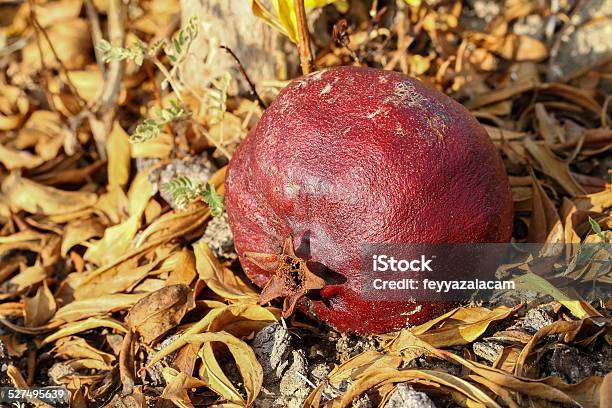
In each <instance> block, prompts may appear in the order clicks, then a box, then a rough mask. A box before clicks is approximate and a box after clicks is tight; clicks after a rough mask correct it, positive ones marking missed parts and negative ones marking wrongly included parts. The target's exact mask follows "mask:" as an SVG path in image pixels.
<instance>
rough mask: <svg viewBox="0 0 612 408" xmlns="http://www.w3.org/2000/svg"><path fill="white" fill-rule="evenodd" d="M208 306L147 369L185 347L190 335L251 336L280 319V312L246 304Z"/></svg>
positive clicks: (155, 356) (159, 353) (160, 352)
mask: <svg viewBox="0 0 612 408" xmlns="http://www.w3.org/2000/svg"><path fill="white" fill-rule="evenodd" d="M208 305H209V307H214V309H213V310H211V311H209V312H208V313H207V314H206V316H204V317H203V318H202V319H201V320H200V321H199V322H197V323H195V324H193V325H192V326H191V327H189V329H187V330H186V331H185V333H183V334H182V335H181V336H180V337H179V338H177V339H176V340H174V341H173V342H172V343H170V344H168V345H167V346H166V347H165V348H164V349H162V350H160V351H159V352H158V353H157V354H155V355H154V356H153V357H152V358H151V361H150V362H149V364H148V366H149V367H150V366H152V365H153V364H155V363H156V362H158V361H159V360H161V359H162V358H164V357H165V356H167V355H169V354H170V353H173V352H175V351H176V350H178V349H180V348H181V347H183V346H184V345H186V344H187V340H186V339H187V338H188V336H190V335H192V334H199V333H203V332H205V331H221V330H223V331H227V332H230V333H231V334H233V335H236V336H241V337H243V336H251V335H253V334H254V333H256V332H258V331H259V330H261V329H263V328H264V327H265V326H267V325H269V324H270V323H272V322H275V321H278V319H279V318H280V310H278V309H275V308H265V307H263V306H259V305H253V304H248V303H238V304H235V305H225V304H223V305H217V304H212V302H210V301H209V302H208Z"/></svg>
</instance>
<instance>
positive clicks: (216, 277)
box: [193, 241, 259, 303]
mask: <svg viewBox="0 0 612 408" xmlns="http://www.w3.org/2000/svg"><path fill="white" fill-rule="evenodd" d="M193 251H194V253H195V258H196V270H197V271H198V275H199V276H200V279H202V280H203V281H204V282H205V283H206V285H207V286H208V287H209V288H210V289H211V290H212V291H213V292H215V293H216V294H217V295H219V296H221V297H222V298H225V299H228V300H230V301H233V302H250V303H256V302H257V299H258V298H259V295H258V294H257V293H256V292H255V291H254V290H253V289H251V288H250V287H249V286H247V285H246V284H245V283H244V282H243V281H242V280H241V279H240V278H239V277H238V276H236V275H235V274H234V273H233V272H232V271H231V270H229V269H228V268H225V267H223V266H222V265H221V264H220V263H219V261H218V260H217V259H216V258H215V257H214V255H213V254H212V252H211V250H210V248H209V247H208V245H206V243H205V242H204V241H198V242H197V243H196V244H194V246H193Z"/></svg>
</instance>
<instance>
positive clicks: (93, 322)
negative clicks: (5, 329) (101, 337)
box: [42, 317, 128, 344]
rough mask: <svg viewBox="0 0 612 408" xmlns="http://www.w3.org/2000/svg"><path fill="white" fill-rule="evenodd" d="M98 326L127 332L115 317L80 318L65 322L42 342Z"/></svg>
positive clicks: (46, 342)
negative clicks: (77, 320) (75, 320)
mask: <svg viewBox="0 0 612 408" xmlns="http://www.w3.org/2000/svg"><path fill="white" fill-rule="evenodd" d="M98 327H108V328H109V329H115V330H117V331H119V332H122V333H127V331H128V330H127V328H126V327H125V326H124V325H123V324H121V323H120V322H118V321H117V320H115V319H111V318H110V317H107V318H105V319H100V318H96V317H90V318H89V319H86V320H81V321H79V322H71V323H68V324H65V325H64V326H63V327H62V328H61V329H60V330H58V331H56V332H55V333H53V334H52V335H50V336H48V337H46V338H45V339H44V340H43V342H42V344H49V343H52V342H54V341H56V340H58V339H61V338H63V337H67V336H72V335H73V334H77V333H82V332H84V331H87V330H91V329H96V328H98Z"/></svg>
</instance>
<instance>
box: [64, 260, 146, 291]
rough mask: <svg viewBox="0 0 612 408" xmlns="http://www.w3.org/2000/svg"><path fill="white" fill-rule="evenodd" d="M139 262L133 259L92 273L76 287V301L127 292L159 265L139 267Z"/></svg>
mask: <svg viewBox="0 0 612 408" xmlns="http://www.w3.org/2000/svg"><path fill="white" fill-rule="evenodd" d="M137 261H138V259H136V258H132V259H130V260H128V261H126V262H122V263H120V264H119V265H116V266H114V267H111V268H108V269H105V270H103V272H101V273H95V271H94V272H92V273H90V274H89V275H88V276H86V277H84V278H83V280H82V281H81V282H79V284H78V286H77V287H76V289H75V291H74V297H75V299H85V298H88V297H99V296H103V295H105V294H110V293H119V292H123V291H126V290H127V289H128V288H130V287H133V286H134V285H136V284H137V283H138V282H140V281H142V280H143V279H144V278H146V277H147V275H148V274H149V272H150V271H151V270H152V269H153V268H154V267H155V266H156V265H157V262H147V263H145V264H144V265H140V266H139V265H138V262H137Z"/></svg>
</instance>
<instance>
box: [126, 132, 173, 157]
mask: <svg viewBox="0 0 612 408" xmlns="http://www.w3.org/2000/svg"><path fill="white" fill-rule="evenodd" d="M171 152H172V135H170V134H169V133H166V132H161V133H160V134H159V135H157V136H156V137H154V138H152V139H149V140H146V141H144V142H141V143H134V144H132V148H131V155H132V157H133V158H134V159H136V158H147V157H148V158H156V159H165V158H168V157H170V153H171Z"/></svg>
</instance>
